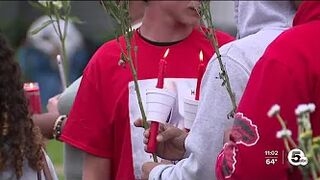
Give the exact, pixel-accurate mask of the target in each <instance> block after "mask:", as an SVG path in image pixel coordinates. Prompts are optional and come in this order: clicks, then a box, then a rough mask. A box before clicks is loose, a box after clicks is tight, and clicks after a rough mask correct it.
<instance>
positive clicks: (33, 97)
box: [23, 82, 42, 114]
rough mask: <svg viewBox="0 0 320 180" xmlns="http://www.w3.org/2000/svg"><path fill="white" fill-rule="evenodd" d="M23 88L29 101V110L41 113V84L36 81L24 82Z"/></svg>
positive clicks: (33, 112) (32, 112)
mask: <svg viewBox="0 0 320 180" xmlns="http://www.w3.org/2000/svg"><path fill="white" fill-rule="evenodd" d="M23 90H24V93H25V97H26V99H27V102H28V110H29V112H30V113H31V114H40V113H41V112H42V109H41V98H40V88H39V84H38V83H36V82H28V83H24V84H23Z"/></svg>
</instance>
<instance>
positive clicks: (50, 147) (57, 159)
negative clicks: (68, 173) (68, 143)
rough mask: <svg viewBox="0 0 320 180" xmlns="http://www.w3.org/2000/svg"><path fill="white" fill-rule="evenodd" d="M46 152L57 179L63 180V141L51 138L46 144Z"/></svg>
mask: <svg viewBox="0 0 320 180" xmlns="http://www.w3.org/2000/svg"><path fill="white" fill-rule="evenodd" d="M46 150H47V153H48V155H49V157H50V159H51V161H52V163H53V164H54V167H55V170H56V172H57V174H58V178H59V180H64V175H63V143H62V142H59V141H56V140H51V141H49V142H48V144H47V148H46Z"/></svg>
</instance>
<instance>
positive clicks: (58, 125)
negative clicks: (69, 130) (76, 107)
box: [53, 115, 67, 140]
mask: <svg viewBox="0 0 320 180" xmlns="http://www.w3.org/2000/svg"><path fill="white" fill-rule="evenodd" d="M66 119H67V116H66V115H60V116H59V117H58V118H57V120H56V121H55V123H54V126H53V138H54V139H56V140H59V137H60V135H61V133H62V128H63V126H64V123H65V121H66Z"/></svg>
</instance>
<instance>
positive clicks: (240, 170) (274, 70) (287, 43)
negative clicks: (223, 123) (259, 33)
mask: <svg viewBox="0 0 320 180" xmlns="http://www.w3.org/2000/svg"><path fill="white" fill-rule="evenodd" d="M319 15H320V3H319V2H316V1H306V2H303V3H302V4H301V6H300V8H299V10H298V12H297V14H296V17H295V20H294V27H293V28H291V29H290V30H288V31H286V32H284V33H283V34H281V35H280V36H279V37H278V38H277V39H276V40H275V41H274V42H273V43H272V44H271V45H270V46H269V47H268V48H267V50H266V52H265V54H264V55H263V56H262V58H261V59H260V60H259V61H258V63H257V64H256V66H255V67H254V69H253V72H252V74H251V77H250V80H249V82H248V85H247V88H246V90H245V93H244V95H243V97H242V99H241V102H240V104H239V108H238V112H241V113H243V115H244V117H246V118H245V119H247V120H249V121H252V124H251V125H248V124H247V125H244V124H243V122H244V121H243V119H242V120H241V119H239V118H238V119H237V118H236V124H242V125H241V127H240V128H239V126H235V128H233V129H232V132H231V137H232V139H233V143H229V144H227V145H225V148H224V150H223V151H222V153H221V154H220V155H219V157H218V161H217V167H216V170H217V177H219V178H220V179H224V178H226V176H228V175H229V176H230V179H237V180H238V179H277V180H278V179H279V180H281V179H301V178H302V177H301V175H300V172H299V170H298V168H292V169H290V168H291V167H292V166H289V165H288V160H287V153H286V150H285V148H284V143H283V140H282V139H278V138H276V133H277V131H279V130H281V126H280V124H279V122H278V121H277V119H276V118H269V117H268V116H267V112H268V110H269V109H270V108H271V106H272V105H274V104H279V105H280V107H281V110H280V113H281V116H282V117H283V118H284V119H285V120H286V123H287V127H288V128H289V129H291V130H292V137H293V139H297V121H296V116H295V113H294V110H295V109H296V107H297V106H298V105H299V104H304V103H311V102H312V103H314V104H315V105H316V111H315V112H314V113H312V116H311V123H312V127H313V133H314V136H319V135H320V121H319V120H320V96H319V92H320V56H319V51H320V48H319V47H320V46H319V43H320V16H319ZM253 127H257V130H258V132H255V131H252V128H253ZM239 129H240V130H239ZM243 131H245V132H246V134H249V136H248V137H249V138H248V137H247V136H242V135H243V134H244V133H243ZM247 132H250V133H247ZM239 133H240V135H239ZM244 137H245V138H244ZM250 138H252V139H255V140H257V142H256V143H254V144H247V143H240V142H242V140H243V139H246V140H248V139H250ZM235 144H236V145H235ZM268 150H269V151H278V159H277V162H276V163H275V164H274V165H273V164H270V165H266V155H265V151H268ZM232 152H235V153H232ZM282 152H285V154H284V155H283V154H282ZM267 156H268V155H267ZM269 156H270V155H269ZM232 157H234V158H232ZM282 158H284V163H282ZM232 164H235V165H234V166H232Z"/></svg>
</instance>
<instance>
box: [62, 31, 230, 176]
mask: <svg viewBox="0 0 320 180" xmlns="http://www.w3.org/2000/svg"><path fill="white" fill-rule="evenodd" d="M135 38H136V43H137V46H138V55H137V56H138V62H137V63H136V64H137V65H138V68H137V69H138V79H140V80H142V79H151V78H156V77H157V73H158V65H159V60H160V59H161V58H162V56H163V54H164V52H165V51H166V49H167V48H168V47H170V53H169V55H168V56H167V57H166V61H167V62H168V63H167V67H166V77H171V78H188V77H189V78H194V77H196V76H197V67H198V64H199V52H200V50H203V52H204V60H205V63H206V64H207V63H208V61H209V59H210V58H211V56H212V55H213V48H212V47H211V46H210V45H209V43H208V41H207V39H206V38H205V36H204V35H203V34H202V33H201V32H200V31H199V30H197V29H195V30H194V31H193V32H192V34H191V35H190V36H189V37H187V38H186V39H185V40H183V41H182V42H179V43H178V44H175V45H172V46H161V47H160V46H154V45H151V44H149V43H147V42H146V41H144V40H143V39H141V37H139V35H138V34H137V33H135ZM218 39H219V44H220V45H223V44H225V43H227V42H230V41H231V40H233V38H232V37H231V36H229V35H227V34H224V33H221V32H218ZM120 42H121V43H122V44H123V38H120ZM119 55H120V48H119V46H118V44H117V42H116V41H115V40H113V41H110V42H108V43H106V44H104V45H103V46H102V47H101V48H100V49H99V50H98V51H97V52H96V53H95V55H94V56H93V58H92V59H91V61H90V63H89V65H88V66H87V68H86V69H85V72H84V75H83V79H82V82H81V85H80V89H79V91H78V94H77V97H76V100H75V102H74V106H73V108H72V110H71V113H70V116H69V118H68V121H67V123H66V125H65V127H64V130H63V134H62V136H61V139H62V140H63V141H64V142H66V143H69V144H71V145H73V146H76V147H78V148H80V149H82V150H84V151H86V152H88V153H91V154H94V155H96V156H99V157H103V158H109V159H111V160H112V179H121V180H122V179H126V180H129V179H134V175H133V162H132V147H131V141H130V124H129V112H128V83H129V82H130V81H132V75H131V73H130V68H129V66H128V65H127V67H126V68H125V69H124V68H122V67H121V66H119V65H118V61H119ZM141 139H142V134H141Z"/></svg>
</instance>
